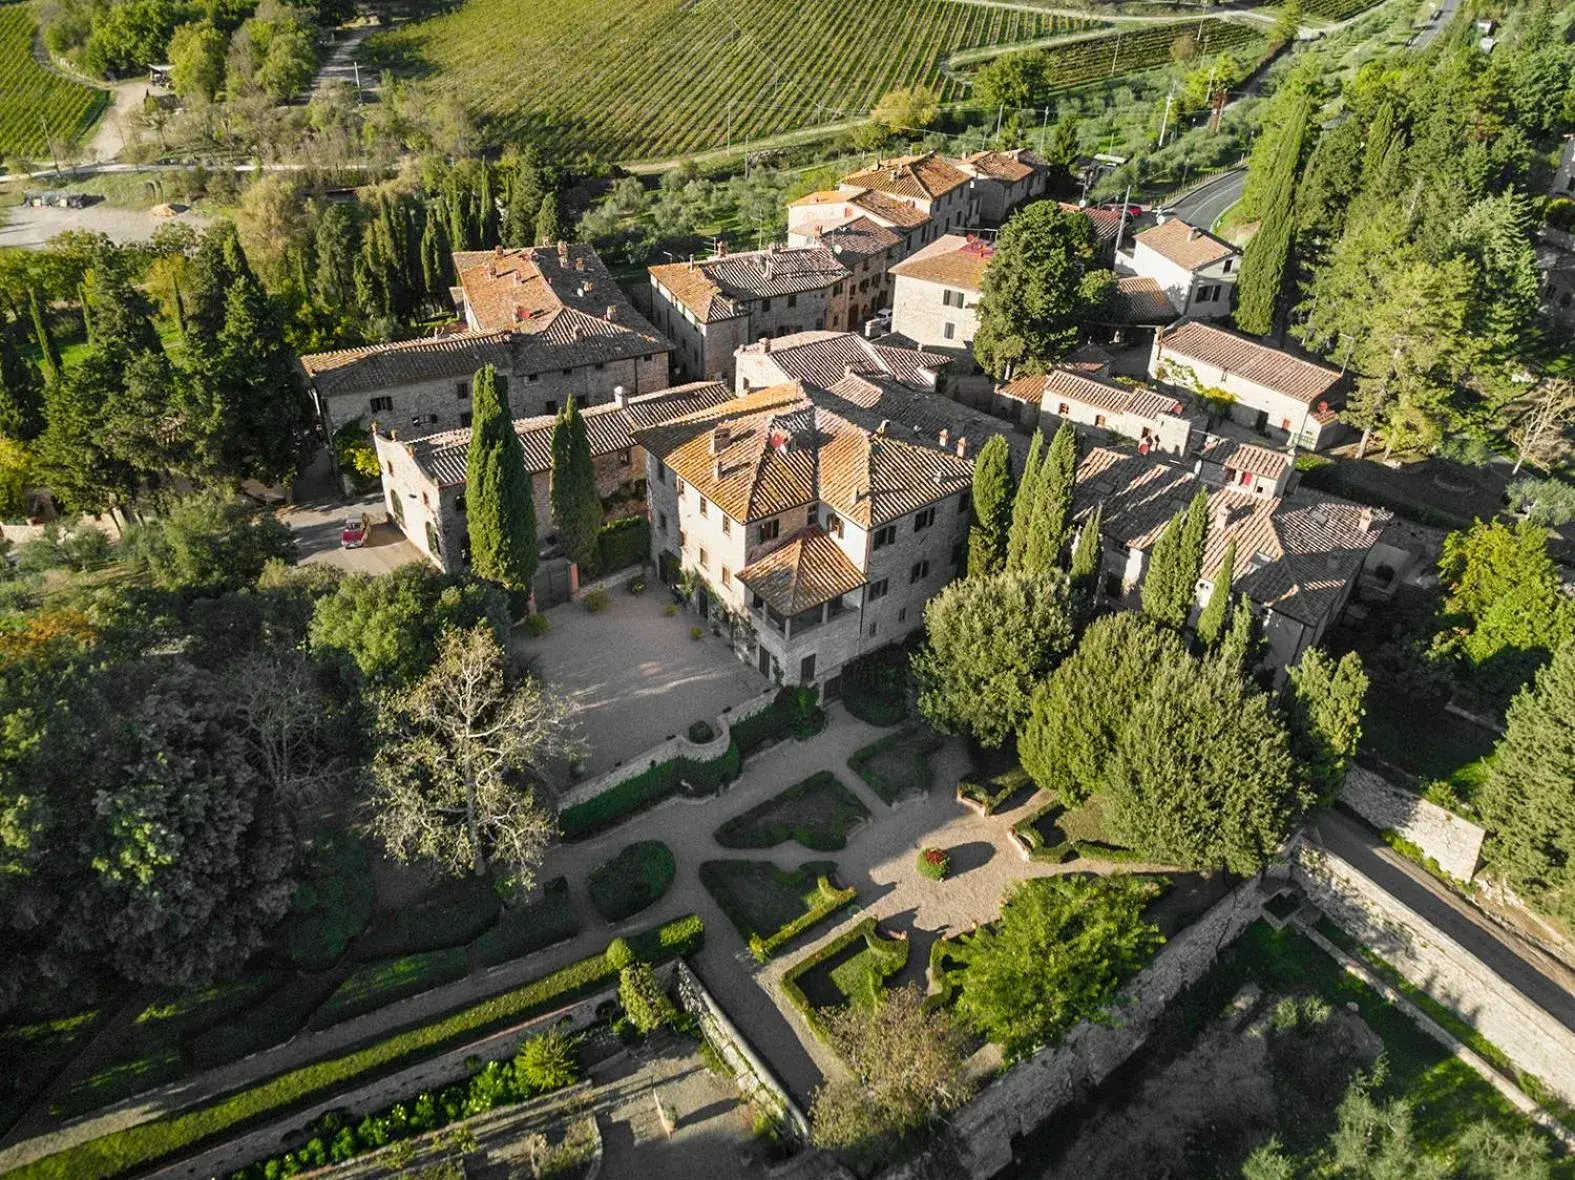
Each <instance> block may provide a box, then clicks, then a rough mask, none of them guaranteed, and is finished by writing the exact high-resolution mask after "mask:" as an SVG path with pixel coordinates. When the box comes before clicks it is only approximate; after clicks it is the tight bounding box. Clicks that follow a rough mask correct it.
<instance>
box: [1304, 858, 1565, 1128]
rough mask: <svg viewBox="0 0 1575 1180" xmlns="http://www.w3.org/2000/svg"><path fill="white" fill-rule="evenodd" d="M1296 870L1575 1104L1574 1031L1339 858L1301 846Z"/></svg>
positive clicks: (1362, 932)
mask: <svg viewBox="0 0 1575 1180" xmlns="http://www.w3.org/2000/svg"><path fill="white" fill-rule="evenodd" d="M1291 864H1292V879H1293V880H1295V882H1296V883H1297V884H1298V885H1300V886H1301V887H1302V889H1303V890H1304V891H1305V892H1306V893H1307V895H1308V897H1310V898H1311V899H1312V900H1313V902H1314V903H1316V904H1317V905H1318V907H1319V908H1320V909H1322V910H1323V911H1324V913H1325V914H1327V915H1328V916H1329V917H1330V918H1331V919H1332V920H1333V921H1334V922H1336V923H1337V924H1338V925H1339V926H1340V927H1341V928H1343V929H1344V930H1346V931H1349V932H1350V933H1351V934H1352V935H1353V936H1354V937H1356V938H1357V939H1358V940H1360V941H1361V942H1362V943H1363V944H1364V945H1366V946H1368V947H1370V948H1371V949H1372V950H1373V951H1374V952H1375V953H1376V954H1377V955H1379V956H1380V957H1381V958H1383V959H1384V960H1385V961H1386V962H1388V963H1389V964H1390V965H1391V966H1392V967H1394V968H1395V969H1396V970H1398V971H1399V972H1400V973H1401V974H1402V975H1404V976H1405V977H1406V979H1408V980H1409V981H1410V982H1411V983H1413V984H1415V985H1416V986H1417V987H1419V988H1421V989H1422V990H1423V991H1425V992H1427V994H1428V995H1430V996H1432V997H1433V998H1434V999H1435V1000H1437V1001H1438V1002H1439V1003H1441V1004H1443V1005H1445V1006H1446V1007H1448V1008H1450V1009H1452V1010H1453V1011H1455V1012H1457V1013H1459V1014H1460V1015H1461V1017H1462V1018H1464V1019H1465V1020H1466V1022H1467V1023H1469V1024H1470V1025H1471V1026H1472V1027H1473V1028H1475V1029H1476V1030H1477V1031H1478V1032H1480V1033H1481V1034H1482V1035H1483V1036H1484V1037H1486V1038H1487V1039H1488V1040H1489V1041H1491V1042H1493V1044H1495V1045H1496V1046H1498V1047H1499V1048H1500V1049H1502V1050H1503V1051H1504V1052H1505V1053H1506V1054H1508V1055H1509V1058H1510V1060H1511V1061H1513V1062H1514V1063H1515V1064H1516V1065H1517V1066H1518V1067H1519V1068H1521V1069H1523V1070H1525V1071H1526V1072H1527V1073H1530V1074H1533V1075H1535V1076H1536V1077H1538V1078H1540V1079H1541V1080H1542V1081H1543V1082H1544V1083H1545V1084H1547V1085H1548V1086H1549V1088H1551V1089H1552V1090H1554V1091H1555V1092H1556V1093H1557V1094H1558V1095H1559V1096H1560V1097H1561V1098H1563V1099H1564V1100H1565V1101H1566V1102H1575V1032H1572V1031H1571V1030H1570V1029H1568V1028H1566V1027H1565V1026H1564V1025H1563V1024H1561V1023H1560V1022H1559V1021H1558V1020H1557V1019H1555V1018H1554V1017H1553V1016H1551V1015H1549V1014H1548V1013H1547V1012H1545V1011H1543V1010H1542V1008H1540V1007H1539V1006H1538V1005H1536V1004H1534V1003H1532V1002H1531V1001H1530V1000H1528V999H1527V998H1526V997H1525V996H1523V995H1521V993H1520V992H1519V991H1517V990H1516V989H1515V988H1514V987H1512V986H1511V985H1510V984H1509V983H1508V982H1506V981H1505V980H1504V979H1502V978H1501V977H1500V976H1499V975H1498V974H1497V973H1496V972H1494V971H1493V969H1492V968H1491V967H1489V966H1488V965H1487V964H1485V963H1483V962H1482V960H1481V959H1479V958H1477V956H1476V955H1474V954H1472V953H1471V952H1470V951H1469V950H1467V949H1466V948H1465V947H1463V946H1462V945H1461V944H1460V943H1458V942H1456V941H1455V940H1454V939H1453V938H1451V937H1449V935H1447V934H1445V933H1444V932H1443V931H1442V930H1440V929H1439V928H1438V927H1437V926H1435V925H1433V924H1432V923H1431V922H1429V921H1428V920H1427V919H1426V918H1424V917H1422V916H1421V915H1420V914H1418V913H1416V912H1415V911H1414V910H1412V909H1411V908H1410V907H1409V906H1407V905H1405V904H1404V903H1403V902H1401V901H1399V900H1398V899H1397V898H1395V897H1393V896H1391V895H1390V894H1388V893H1386V892H1385V891H1384V890H1383V889H1381V888H1380V887H1379V886H1377V885H1376V884H1374V883H1373V882H1372V881H1370V880H1368V879H1367V878H1366V877H1365V876H1363V875H1362V874H1361V873H1360V872H1358V871H1357V870H1356V869H1355V868H1354V867H1353V866H1352V865H1350V864H1349V863H1347V862H1346V861H1345V860H1343V859H1342V858H1341V857H1339V856H1338V855H1336V854H1335V853H1333V852H1331V851H1329V850H1328V849H1326V848H1318V847H1315V846H1313V845H1311V844H1308V843H1307V842H1306V841H1305V840H1298V841H1297V843H1296V846H1295V848H1294V849H1293V851H1292V861H1291Z"/></svg>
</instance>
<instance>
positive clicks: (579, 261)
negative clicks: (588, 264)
mask: <svg viewBox="0 0 1575 1180" xmlns="http://www.w3.org/2000/svg"><path fill="white" fill-rule="evenodd" d="M574 269H575V270H584V269H585V259H584V258H583V257H581V258H576V259H575V260H574Z"/></svg>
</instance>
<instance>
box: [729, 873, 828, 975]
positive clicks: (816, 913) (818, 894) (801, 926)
mask: <svg viewBox="0 0 1575 1180" xmlns="http://www.w3.org/2000/svg"><path fill="white" fill-rule="evenodd" d="M856 896H858V890H857V889H855V888H853V886H851V885H849V886H848V887H847V888H846V889H838V888H837V887H836V886H835V885H833V884H832V883H831V881H830V880H829V879H828V878H826V877H820V878H818V879H817V880H816V882H815V904H814V905H812V906H811V907H810V908H809V909H807V910H805V911H804V912H803V913H802V914H800V915H799V916H798V917H797V918H794V919H793V920H792V921H791V922H789V923H788V924H787V925H785V926H782V927H780V928H779V929H777V930H776V931H775V932H774V933H773V934H771V935H769V936H767V937H766V938H761V937H760V936H759V935H754V936H752V937H751V938H750V939H749V953H750V954H752V955H754V957H755V959H756V961H757V962H761V963H764V962H765V961H766V960H767V959H769V958H771V956H772V955H774V954H776V953H777V951H779V950H781V949H782V948H783V947H785V946H786V945H787V944H788V943H790V942H792V941H793V940H794V939H795V938H797V937H798V936H799V935H800V934H803V933H804V931H806V930H808V929H809V928H810V927H811V926H814V925H815V924H817V923H818V922H820V921H822V920H824V919H825V918H828V917H830V916H831V915H832V914H834V913H836V912H837V911H838V910H840V909H841V908H842V907H843V906H845V905H848V904H849V903H851V902H852V901H853V899H854V898H855V897H856ZM729 916H730V917H731V915H729ZM735 925H736V923H735Z"/></svg>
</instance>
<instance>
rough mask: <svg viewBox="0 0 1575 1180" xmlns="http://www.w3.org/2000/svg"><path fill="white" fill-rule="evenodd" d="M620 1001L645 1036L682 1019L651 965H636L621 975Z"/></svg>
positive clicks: (619, 980) (619, 977) (633, 1022)
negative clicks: (679, 1018)
mask: <svg viewBox="0 0 1575 1180" xmlns="http://www.w3.org/2000/svg"><path fill="white" fill-rule="evenodd" d="M618 1002H619V1003H620V1004H622V1005H623V1010H624V1012H625V1014H626V1015H627V1016H628V1017H629V1020H630V1022H631V1023H632V1024H633V1025H634V1027H635V1028H637V1029H639V1030H640V1031H641V1032H642V1033H652V1032H655V1031H656V1030H657V1029H659V1028H662V1027H663V1026H665V1025H669V1024H672V1023H673V1022H674V1021H676V1020H677V1019H678V1009H677V1008H675V1007H673V1002H672V1000H670V999H668V998H667V992H666V991H665V990H664V989H663V988H662V985H661V984H660V983H659V982H658V981H657V978H656V972H654V971H652V970H651V965H650V964H649V963H633V964H631V965H630V966H628V967H625V968H624V969H623V970H622V971H620V972H619V973H618Z"/></svg>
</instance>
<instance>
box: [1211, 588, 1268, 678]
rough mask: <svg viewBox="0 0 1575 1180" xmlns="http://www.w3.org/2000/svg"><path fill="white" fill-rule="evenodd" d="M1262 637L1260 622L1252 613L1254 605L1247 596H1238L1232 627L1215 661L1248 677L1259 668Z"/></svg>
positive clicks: (1215, 653) (1232, 617) (1226, 634)
mask: <svg viewBox="0 0 1575 1180" xmlns="http://www.w3.org/2000/svg"><path fill="white" fill-rule="evenodd" d="M1261 646H1262V637H1261V636H1260V635H1259V634H1258V620H1257V618H1256V617H1255V616H1254V615H1253V613H1252V603H1251V602H1249V601H1248V599H1247V596H1246V595H1245V594H1238V595H1237V596H1236V604H1235V605H1234V606H1233V607H1231V611H1230V625H1229V626H1228V627H1227V628H1226V630H1225V633H1224V635H1222V636H1221V637H1220V642H1219V646H1218V647H1217V648H1215V649H1214V656H1213V658H1214V660H1215V661H1216V662H1217V663H1219V664H1220V665H1221V666H1222V667H1230V668H1233V669H1235V671H1236V673H1237V675H1240V676H1246V675H1247V674H1248V673H1249V672H1251V671H1252V670H1253V669H1254V668H1255V667H1257V666H1258V651H1259V648H1260V647H1261Z"/></svg>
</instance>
